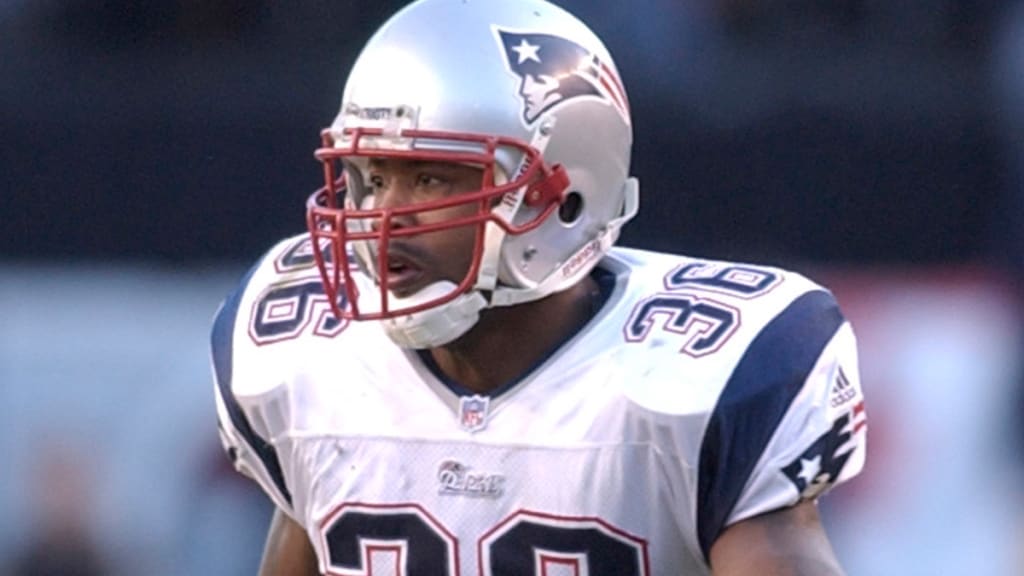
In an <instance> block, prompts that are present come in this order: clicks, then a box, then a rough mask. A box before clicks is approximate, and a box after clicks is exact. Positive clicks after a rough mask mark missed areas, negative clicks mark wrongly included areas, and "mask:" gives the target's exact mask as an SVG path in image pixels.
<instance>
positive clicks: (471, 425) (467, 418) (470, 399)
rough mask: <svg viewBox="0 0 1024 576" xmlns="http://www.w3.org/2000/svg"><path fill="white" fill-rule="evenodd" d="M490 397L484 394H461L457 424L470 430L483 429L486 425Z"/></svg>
mask: <svg viewBox="0 0 1024 576" xmlns="http://www.w3.org/2000/svg"><path fill="white" fill-rule="evenodd" d="M490 405H491V399H490V398H488V397H486V396H477V395H473V396H463V397H462V398H459V425H460V426H462V428H463V429H465V430H468V431H470V432H476V431H477V430H483V428H484V427H485V426H487V413H488V411H489V410H490Z"/></svg>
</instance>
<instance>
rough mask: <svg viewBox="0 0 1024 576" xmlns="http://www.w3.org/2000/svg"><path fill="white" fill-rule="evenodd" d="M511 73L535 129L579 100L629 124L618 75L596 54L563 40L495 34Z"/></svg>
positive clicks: (525, 116) (526, 118) (549, 36)
mask: <svg viewBox="0 0 1024 576" xmlns="http://www.w3.org/2000/svg"><path fill="white" fill-rule="evenodd" d="M497 33H498V34H497V35H498V38H499V39H500V42H501V48H502V50H503V51H504V54H505V62H506V63H507V65H508V69H509V71H511V72H512V73H513V74H515V75H516V76H518V77H519V79H520V83H519V98H520V100H522V103H523V121H524V122H525V123H526V125H527V126H529V125H532V124H533V123H534V122H536V121H537V119H538V118H540V116H541V115H542V114H544V113H545V112H547V111H548V110H551V109H552V108H554V107H556V106H558V105H561V104H563V103H565V102H568V101H570V100H573V99H576V98H583V97H591V98H597V99H599V100H602V101H604V102H606V103H608V104H609V105H611V106H614V107H615V109H616V110H618V112H619V114H620V115H621V116H622V119H623V120H624V121H625V122H626V123H627V124H629V123H630V118H629V103H628V102H627V101H626V91H625V89H623V87H622V82H621V81H620V80H619V76H618V74H617V73H616V72H615V70H614V69H613V68H612V67H611V66H610V65H609V64H608V63H607V62H604V61H602V60H601V58H600V57H598V55H597V54H593V53H591V52H590V51H588V50H587V49H586V48H584V47H583V46H580V45H579V44H577V43H575V42H573V41H571V40H569V39H567V38H562V37H560V36H554V35H552V34H536V33H521V32H512V31H509V30H501V29H498V30H497Z"/></svg>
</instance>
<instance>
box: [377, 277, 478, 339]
mask: <svg viewBox="0 0 1024 576" xmlns="http://www.w3.org/2000/svg"><path fill="white" fill-rule="evenodd" d="M456 288H457V286H456V285H455V283H454V282H449V281H447V280H445V281H441V282H434V283H433V284H430V285H429V286H426V287H424V288H423V289H422V290H419V291H417V292H416V294H414V295H412V296H410V297H408V298H397V297H394V296H392V300H391V301H392V302H393V303H394V304H395V305H396V307H404V306H413V305H415V304H418V303H420V302H424V301H427V300H432V299H435V298H442V297H444V296H445V295H447V294H451V293H452V292H453V291H454V290H455V289H456ZM486 307H487V300H485V299H484V297H483V295H482V294H480V292H479V291H477V290H470V291H469V292H467V293H465V294H459V295H458V296H457V297H456V298H455V299H454V300H452V301H451V302H447V303H445V304H443V305H441V306H435V307H433V308H428V309H426V310H422V311H420V312H415V313H412V314H405V315H402V316H395V317H394V318H387V319H385V320H381V323H382V325H383V326H384V332H386V333H387V335H388V337H389V338H391V340H392V341H393V342H394V343H395V344H398V345H399V346H400V347H402V348H415V349H422V348H435V347H437V346H443V345H445V344H447V343H449V342H451V341H452V340H455V339H456V338H458V337H459V336H462V335H463V334H465V333H466V332H468V331H469V329H470V328H472V327H473V326H474V325H475V324H476V323H477V321H479V320H480V311H481V310H483V309H484V308H486Z"/></svg>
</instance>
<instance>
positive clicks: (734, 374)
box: [212, 236, 866, 576]
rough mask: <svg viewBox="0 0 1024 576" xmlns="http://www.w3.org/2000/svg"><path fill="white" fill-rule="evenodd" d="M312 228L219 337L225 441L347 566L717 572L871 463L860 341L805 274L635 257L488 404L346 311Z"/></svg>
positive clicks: (228, 307)
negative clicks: (744, 529) (749, 535)
mask: <svg viewBox="0 0 1024 576" xmlns="http://www.w3.org/2000/svg"><path fill="white" fill-rule="evenodd" d="M308 242H309V241H308V239H307V238H306V237H305V236H303V237H296V238H292V239H289V240H286V241H284V242H282V243H280V244H279V245H277V246H276V247H275V248H274V249H273V250H271V251H270V252H269V253H268V254H267V255H266V256H265V257H264V259H263V260H262V261H261V262H260V263H259V264H258V265H257V266H256V267H255V268H253V270H252V271H251V272H250V273H249V274H248V276H247V277H246V278H245V280H244V282H243V283H242V285H241V286H240V287H239V288H238V290H237V292H235V293H234V294H233V295H231V296H230V297H229V298H228V299H227V300H226V301H225V303H224V304H223V306H222V307H221V309H220V311H219V313H218V315H217V318H216V321H215V323H214V327H213V333H212V357H213V365H214V374H215V380H216V386H215V388H216V393H217V410H218V416H219V421H220V430H221V435H222V440H223V442H224V444H225V448H226V450H227V451H228V453H229V455H230V456H231V458H232V459H233V460H234V462H235V465H236V466H237V467H238V469H239V470H241V471H242V472H243V473H245V474H247V475H249V476H251V477H252V478H254V479H255V480H256V481H257V482H258V483H259V484H260V485H261V486H262V487H263V489H264V490H265V491H266V492H267V494H268V495H269V496H270V497H271V498H272V499H273V500H274V502H275V503H276V504H277V506H278V507H280V508H281V509H282V510H283V511H284V512H285V513H287V514H288V515H289V516H291V517H292V518H293V519H295V520H296V521H297V522H298V523H299V524H301V525H302V526H304V527H305V529H306V532H307V533H308V535H309V538H310V541H311V542H312V544H313V547H314V549H315V550H316V554H317V556H318V559H319V563H320V569H321V571H322V572H323V573H325V574H336V575H357V574H358V575H368V574H401V575H408V576H445V575H457V574H458V575H465V574H479V575H481V576H484V575H516V576H524V575H532V576H541V575H547V576H560V575H566V576H568V575H572V576H586V575H589V576H633V575H657V576H669V575H672V576H678V575H680V574H684V575H698V574H708V573H709V568H708V561H707V559H708V552H709V550H710V547H711V545H712V543H713V542H714V541H715V539H716V538H717V537H718V536H719V535H720V534H721V533H722V531H723V530H724V529H725V528H726V527H727V526H729V525H730V524H732V523H734V522H737V521H740V520H743V519H745V518H749V517H751V516H754V515H757V514H761V513H763V512H767V511H770V510H774V509H778V508H781V507H785V506H791V505H793V504H796V503H797V502H799V501H800V500H802V499H813V498H816V497H817V496H819V495H820V494H821V493H822V492H823V491H825V490H826V489H828V488H829V487H831V486H833V485H835V484H837V483H839V482H842V481H844V480H846V479H848V478H850V477H852V476H854V475H855V474H857V473H858V472H859V471H860V470H861V468H862V467H863V463H864V454H865V439H866V415H865V412H864V402H863V398H862V394H861V387H860V382H859V374H858V369H857V352H856V344H855V341H854V334H853V332H852V330H851V328H850V325H849V324H848V323H847V322H846V321H845V319H844V318H843V316H842V315H841V313H840V311H839V309H838V306H837V305H836V302H835V300H834V298H833V297H832V295H831V294H830V293H829V292H827V291H826V290H824V289H823V288H822V287H820V286H818V285H817V284H815V283H813V282H811V281H810V280H808V279H806V278H804V277H802V276H800V275H798V274H795V273H793V272H789V271H785V270H781V269H777V268H767V267H760V266H752V265H747V264H736V263H730V262H718V261H706V260H696V259H692V258H686V257H682V256H675V255H667V254H659V253H652V252H645V251H639V250H631V249H625V248H615V249H613V250H612V252H611V253H610V254H609V255H607V256H606V257H605V258H604V259H603V260H602V261H601V263H600V264H599V266H598V268H597V269H596V270H595V272H594V274H595V277H596V278H597V279H598V281H599V283H600V284H601V285H602V287H603V289H604V290H605V293H606V295H607V299H606V301H605V302H604V305H603V306H602V308H601V309H600V311H599V312H597V313H596V315H595V316H594V317H593V318H592V319H591V320H590V321H589V323H588V324H587V325H586V326H585V327H584V328H582V329H581V330H580V331H579V332H578V333H576V334H575V335H573V336H572V337H571V338H570V339H568V340H567V341H565V342H564V343H563V344H562V345H561V347H559V349H558V350H556V351H555V352H554V353H552V354H551V355H550V356H549V357H547V358H544V359H543V360H542V361H540V362H539V363H538V364H537V365H536V366H534V367H533V368H532V369H531V370H530V371H529V372H528V373H527V374H525V375H524V376H523V377H522V378H520V379H519V380H518V381H516V382H512V383H509V384H508V385H506V386H503V387H502V388H500V389H499V390H496V391H495V392H494V393H492V394H490V395H488V396H481V395H473V394H471V393H468V392H467V391H465V390H463V389H461V388H460V387H459V386H458V384H455V383H452V382H446V381H445V379H444V377H443V375H439V372H438V371H437V369H436V366H433V365H432V362H431V361H430V358H429V355H427V354H425V353H418V352H416V351H410V350H403V349H401V348H399V347H397V346H396V345H394V344H393V343H392V342H391V341H390V340H389V339H388V338H387V336H386V335H385V333H384V331H383V329H382V328H381V326H380V325H379V324H378V323H376V322H345V321H339V320H337V319H335V318H334V317H333V315H332V314H331V312H330V309H329V307H328V305H327V302H326V298H325V296H324V294H323V290H322V288H321V285H320V279H319V276H318V272H317V269H316V266H315V265H314V263H313V260H312V256H311V253H310V251H309V243H308Z"/></svg>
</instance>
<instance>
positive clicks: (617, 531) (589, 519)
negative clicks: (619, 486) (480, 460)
mask: <svg viewBox="0 0 1024 576" xmlns="http://www.w3.org/2000/svg"><path fill="white" fill-rule="evenodd" d="M523 516H526V517H533V518H540V519H542V520H548V522H547V523H545V524H547V525H549V526H551V525H556V524H557V523H559V522H561V523H564V524H570V523H574V522H575V523H578V524H579V525H580V526H581V527H589V528H593V527H595V525H596V527H597V528H598V529H599V530H602V531H604V532H605V533H609V534H613V535H616V536H619V537H620V539H622V540H624V541H626V542H630V543H632V544H634V545H635V546H637V547H638V548H639V549H640V553H641V554H640V556H641V558H643V564H644V565H643V574H641V575H640V576H650V574H651V559H650V556H649V554H648V551H647V540H644V539H643V538H640V537H639V536H635V535H633V534H630V533H629V532H626V531H625V530H622V529H621V528H616V527H615V526H612V525H611V524H609V523H607V522H605V521H604V520H602V519H601V518H598V517H596V516H560V515H558V514H548V513H544V512H535V511H533V510H526V509H520V510H516V511H515V512H513V513H512V514H509V515H508V516H507V517H506V518H505V519H504V520H501V521H499V522H498V523H497V524H496V525H495V526H494V527H493V528H491V529H490V530H488V531H487V532H484V533H483V535H482V536H480V537H479V538H477V541H476V563H477V572H478V574H479V575H480V576H484V575H485V574H487V573H486V572H485V571H484V542H485V541H487V540H488V539H490V538H491V536H493V535H494V534H495V533H498V532H505V531H506V530H505V526H506V525H508V524H511V523H514V521H515V520H517V519H518V518H520V517H523ZM556 527H557V526H556Z"/></svg>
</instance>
